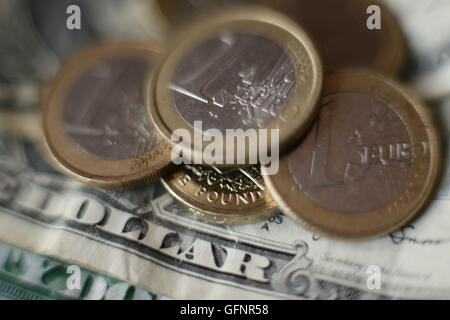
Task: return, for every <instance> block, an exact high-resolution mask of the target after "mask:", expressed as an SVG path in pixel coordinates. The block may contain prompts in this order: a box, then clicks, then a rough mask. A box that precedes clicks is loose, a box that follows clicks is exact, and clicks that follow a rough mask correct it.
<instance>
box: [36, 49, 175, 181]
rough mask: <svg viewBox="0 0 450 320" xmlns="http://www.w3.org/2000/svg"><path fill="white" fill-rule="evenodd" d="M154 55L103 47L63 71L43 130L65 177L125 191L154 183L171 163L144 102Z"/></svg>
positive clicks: (49, 101)
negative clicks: (145, 86)
mask: <svg viewBox="0 0 450 320" xmlns="http://www.w3.org/2000/svg"><path fill="white" fill-rule="evenodd" d="M156 55H157V49H156V47H155V48H153V47H151V46H147V47H145V46H141V45H138V44H136V45H131V44H129V45H128V44H124V45H120V44H117V45H115V44H111V45H103V46H97V47H93V48H91V49H88V50H87V51H85V52H83V53H81V54H79V56H78V57H76V58H75V59H74V60H72V61H71V62H70V63H69V64H67V65H66V66H65V68H63V70H62V71H61V72H60V75H59V76H58V77H57V78H56V79H55V81H54V83H53V88H52V91H51V94H50V95H49V96H48V97H47V100H46V101H44V130H45V134H46V139H47V142H48V147H49V150H50V152H51V155H52V156H53V158H54V160H56V161H57V163H58V164H60V166H62V168H63V169H64V170H65V171H66V172H69V173H70V174H72V175H74V176H75V177H76V178H79V179H80V180H82V181H84V182H88V183H91V184H93V185H96V186H100V187H106V188H124V187H132V186H134V185H139V184H142V183H146V182H150V181H151V180H153V178H154V177H156V176H157V175H158V173H160V172H161V171H162V170H163V169H165V167H166V166H167V165H168V164H169V163H170V158H169V156H168V155H167V154H168V152H166V151H167V148H168V145H166V144H165V143H164V142H161V141H160V140H161V139H160V137H159V135H158V133H157V132H156V131H155V130H154V127H153V125H152V123H151V121H150V119H149V117H148V114H147V112H146V108H145V103H144V96H143V88H144V85H145V83H146V79H147V77H148V75H149V73H150V72H151V70H152V68H153V63H154V59H156ZM165 150H166V151H165Z"/></svg>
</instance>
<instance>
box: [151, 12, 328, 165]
mask: <svg viewBox="0 0 450 320" xmlns="http://www.w3.org/2000/svg"><path fill="white" fill-rule="evenodd" d="M321 86H322V67H321V62H320V60H319V58H318V56H317V53H316V50H315V49H314V46H313V45H312V43H311V41H310V39H309V37H308V36H307V35H306V33H304V32H303V30H302V29H301V28H299V27H298V26H297V24H296V23H294V22H292V21H291V20H289V19H288V18H287V17H285V16H283V15H279V14H277V13H275V12H273V11H271V10H266V9H261V8H245V9H244V8H243V9H241V10H239V11H227V12H224V13H222V14H218V15H215V16H213V17H211V18H210V19H207V20H204V21H202V22H199V23H197V24H195V25H193V26H191V27H189V28H188V29H187V30H185V32H183V33H182V34H180V35H179V37H178V38H177V39H176V40H175V41H174V42H173V45H172V46H171V47H170V48H169V49H168V51H167V52H166V54H165V55H164V56H163V58H162V59H161V62H160V64H159V65H158V68H157V70H156V71H155V74H154V77H153V80H152V83H151V85H150V86H149V92H148V98H149V100H148V105H149V108H150V114H151V116H152V119H153V121H154V122H155V125H156V127H157V128H158V129H159V131H160V132H161V134H162V135H163V136H164V137H165V138H166V139H167V140H169V141H171V142H172V143H173V144H174V145H178V146H179V148H180V149H181V150H182V151H183V152H182V153H183V154H182V155H183V157H185V158H188V159H189V160H192V161H191V163H196V164H214V165H222V164H224V165H231V166H232V165H236V164H245V165H247V164H256V160H255V161H252V159H254V158H255V157H259V152H260V151H261V150H260V149H259V147H260V146H261V145H262V143H260V142H261V141H262V140H263V142H264V143H266V145H265V146H266V147H267V149H268V150H272V148H274V147H276V148H279V149H283V148H285V147H286V146H287V145H289V143H290V142H291V141H292V139H293V138H294V137H297V136H299V135H301V134H302V133H303V132H305V131H306V130H307V128H308V127H309V125H310V124H311V123H312V121H313V120H314V117H315V115H316V112H317V110H318V108H317V101H318V98H319V96H320V91H321ZM198 124H199V125H198ZM230 131H231V133H230ZM249 131H251V133H254V136H255V137H258V139H259V141H258V143H254V144H252V143H246V144H245V148H244V149H245V150H244V151H243V152H242V154H240V155H236V154H234V151H236V150H238V148H241V147H242V146H241V145H240V143H239V141H242V140H241V138H243V137H244V138H245V137H246V134H247V133H248V132H249ZM177 132H182V133H187V135H188V136H189V137H188V138H189V139H178V138H177V137H179V135H178V133H177ZM211 132H215V134H214V137H216V136H219V135H222V138H224V139H225V138H229V139H230V140H229V141H231V142H230V143H229V142H228V141H227V143H222V144H221V145H220V147H217V149H216V156H217V157H216V158H214V159H213V160H212V161H209V162H207V161H205V158H204V155H205V149H207V148H208V146H209V145H210V141H211V135H212V133H211ZM194 133H200V135H201V141H200V142H198V143H197V140H196V134H194ZM249 135H250V134H249ZM269 136H270V139H269ZM275 136H276V137H277V139H276V138H273V137H275ZM184 137H185V136H184V135H183V138H184ZM266 137H267V138H266ZM180 140H183V143H179V144H178V142H179V141H180ZM249 145H250V146H249ZM256 145H257V147H255V146H256ZM230 146H231V148H230ZM230 149H231V150H230ZM186 154H187V155H186ZM199 154H200V156H199V157H198V158H195V159H200V160H199V161H196V160H193V159H194V157H196V156H197V155H199ZM193 155H194V156H193ZM217 159H219V160H217ZM239 159H241V160H239ZM258 159H259V158H258Z"/></svg>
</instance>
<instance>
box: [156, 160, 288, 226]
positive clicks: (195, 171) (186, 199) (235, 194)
mask: <svg viewBox="0 0 450 320" xmlns="http://www.w3.org/2000/svg"><path fill="white" fill-rule="evenodd" d="M161 182H162V184H163V186H164V187H165V188H166V189H167V191H168V192H169V193H170V194H171V195H172V196H174V197H175V198H176V199H177V200H179V201H180V202H181V203H182V204H183V205H184V206H186V207H187V208H188V209H189V211H190V212H191V213H193V214H194V215H195V216H197V217H199V218H200V219H203V220H205V221H208V222H211V223H214V224H223V225H237V224H247V223H255V222H259V221H263V220H265V219H268V218H270V217H272V216H274V215H276V214H278V213H279V210H278V208H277V206H276V203H275V202H274V201H273V200H272V198H271V196H270V194H269V193H268V192H266V191H265V186H264V181H263V178H262V176H261V173H260V170H259V167H257V166H249V167H246V168H239V169H238V168H229V169H219V168H217V167H214V166H199V165H184V166H182V167H180V168H179V169H178V170H176V171H174V172H173V173H171V174H169V175H167V176H164V177H163V178H162V179H161Z"/></svg>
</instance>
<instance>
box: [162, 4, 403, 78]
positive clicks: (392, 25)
mask: <svg viewBox="0 0 450 320" xmlns="http://www.w3.org/2000/svg"><path fill="white" fill-rule="evenodd" d="M159 4H160V8H161V11H162V12H163V14H164V15H165V16H166V17H167V19H168V20H169V21H170V22H171V23H173V24H176V25H180V24H184V23H186V22H189V21H191V22H192V21H195V20H196V19H198V18H199V17H203V16H207V15H211V14H213V13H215V12H218V11H221V10H223V9H224V8H227V7H229V6H231V5H233V6H236V5H239V4H240V5H243V4H244V5H248V4H258V5H263V6H266V7H269V8H272V9H275V10H277V11H279V12H281V13H283V14H286V15H287V16H289V17H290V18H291V19H293V20H294V21H296V22H298V23H299V25H300V26H301V27H302V28H303V29H304V30H305V31H306V32H307V33H308V34H309V35H310V37H311V38H312V40H314V42H315V44H316V46H317V49H318V51H319V53H320V54H321V56H322V59H323V66H324V70H325V71H329V70H335V69H338V68H349V67H351V68H368V69H371V70H374V71H377V72H380V73H383V74H389V75H396V74H398V73H399V72H400V71H401V70H402V68H403V67H404V65H405V61H406V55H407V54H406V53H407V49H406V44H405V40H404V37H403V34H402V32H401V29H400V27H399V25H398V23H397V21H396V19H395V17H394V16H393V15H392V14H391V12H390V11H389V9H388V8H387V7H385V6H384V5H383V3H381V2H380V1H378V0H375V1H373V0H359V1H354V0H339V1H336V0H315V1H310V0H277V1H273V0H232V1H224V0H213V1H211V0H208V1H197V0H195V1H194V0H188V1H186V0H160V1H159ZM373 5H376V6H378V8H380V15H379V17H380V29H369V28H368V27H367V21H368V20H369V22H371V21H372V20H371V19H370V17H371V16H372V15H373V14H374V13H375V12H374V11H369V13H368V8H369V7H370V6H373ZM236 10H238V9H236Z"/></svg>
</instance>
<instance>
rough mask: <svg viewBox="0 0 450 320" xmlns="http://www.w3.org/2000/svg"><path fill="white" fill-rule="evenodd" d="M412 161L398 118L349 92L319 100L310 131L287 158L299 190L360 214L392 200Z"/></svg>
mask: <svg viewBox="0 0 450 320" xmlns="http://www.w3.org/2000/svg"><path fill="white" fill-rule="evenodd" d="M412 161H413V158H412V144H411V138H410V136H409V133H408V130H407V129H406V126H405V124H404V123H403V121H402V120H401V118H400V117H399V116H398V115H397V114H396V113H395V112H394V111H393V110H392V109H391V108H390V107H389V106H388V105H386V104H385V103H384V102H382V101H380V100H377V99H375V98H374V97H372V96H370V95H367V94H362V93H354V92H339V93H334V94H330V95H328V96H326V97H324V98H323V99H322V106H321V109H320V115H319V118H318V120H317V121H316V123H315V125H314V127H313V128H312V130H311V131H310V133H309V134H308V135H307V136H306V137H305V138H304V140H303V142H302V144H301V145H300V146H299V147H298V148H297V149H296V150H295V151H294V152H292V153H291V154H290V155H289V157H288V165H289V170H290V172H291V174H292V177H293V179H294V180H295V181H296V183H297V185H298V187H299V189H300V190H302V191H303V192H304V193H305V194H306V195H307V196H308V197H309V198H310V199H311V200H313V201H315V202H316V203H318V204H320V205H321V206H323V207H325V208H328V209H330V210H333V211H338V212H366V211H370V210H374V209H377V208H379V207H381V206H383V205H384V204H386V203H388V202H389V201H392V200H393V199H394V198H395V197H397V196H398V195H399V194H400V193H401V192H402V190H403V188H404V186H405V183H406V182H407V180H408V177H409V174H410V171H411V165H412Z"/></svg>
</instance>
